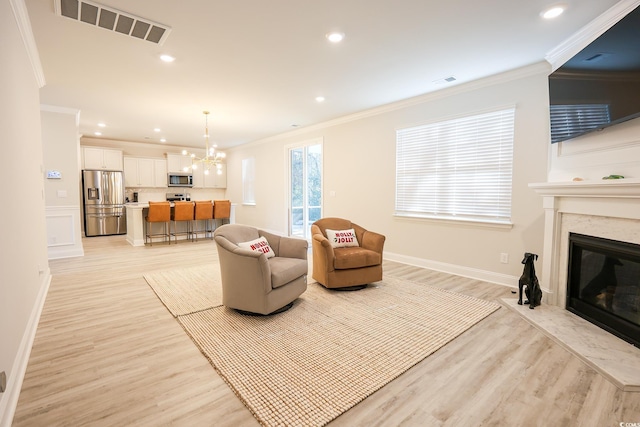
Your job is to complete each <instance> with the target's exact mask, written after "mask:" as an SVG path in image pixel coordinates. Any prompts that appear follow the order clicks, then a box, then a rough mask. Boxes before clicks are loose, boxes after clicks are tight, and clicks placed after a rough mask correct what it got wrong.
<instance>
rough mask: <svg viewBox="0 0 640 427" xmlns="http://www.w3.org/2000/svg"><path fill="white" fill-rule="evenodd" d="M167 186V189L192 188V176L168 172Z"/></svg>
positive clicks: (188, 173)
mask: <svg viewBox="0 0 640 427" xmlns="http://www.w3.org/2000/svg"><path fill="white" fill-rule="evenodd" d="M167 185H168V186H169V187H193V174H192V173H190V172H169V173H168V174H167Z"/></svg>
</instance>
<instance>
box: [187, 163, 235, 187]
mask: <svg viewBox="0 0 640 427" xmlns="http://www.w3.org/2000/svg"><path fill="white" fill-rule="evenodd" d="M198 166H200V167H198V168H197V169H194V170H193V188H227V168H226V165H225V164H223V165H222V169H221V174H220V175H218V172H217V169H216V168H215V167H212V168H211V169H210V170H209V174H205V173H204V167H203V166H201V165H198Z"/></svg>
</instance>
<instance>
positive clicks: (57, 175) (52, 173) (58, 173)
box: [47, 171, 62, 179]
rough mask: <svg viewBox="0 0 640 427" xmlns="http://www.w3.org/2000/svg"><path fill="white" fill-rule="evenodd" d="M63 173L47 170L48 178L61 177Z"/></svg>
mask: <svg viewBox="0 0 640 427" xmlns="http://www.w3.org/2000/svg"><path fill="white" fill-rule="evenodd" d="M61 178H62V174H61V173H60V171H47V179H61Z"/></svg>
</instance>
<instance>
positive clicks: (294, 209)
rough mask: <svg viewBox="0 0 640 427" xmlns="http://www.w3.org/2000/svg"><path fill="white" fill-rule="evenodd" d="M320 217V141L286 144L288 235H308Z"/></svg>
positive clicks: (305, 236)
mask: <svg viewBox="0 0 640 427" xmlns="http://www.w3.org/2000/svg"><path fill="white" fill-rule="evenodd" d="M321 217H322V143H321V142H319V141H318V140H314V141H312V142H310V143H308V144H304V145H300V146H296V147H292V148H289V235H290V236H296V237H301V238H304V239H310V238H311V224H312V223H313V222H314V221H316V220H318V219H320V218H321Z"/></svg>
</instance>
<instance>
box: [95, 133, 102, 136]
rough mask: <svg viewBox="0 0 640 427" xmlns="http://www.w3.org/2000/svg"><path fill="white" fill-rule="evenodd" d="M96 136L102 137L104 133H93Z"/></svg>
mask: <svg viewBox="0 0 640 427" xmlns="http://www.w3.org/2000/svg"><path fill="white" fill-rule="evenodd" d="M93 134H94V135H95V136H102V132H94V133H93Z"/></svg>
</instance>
